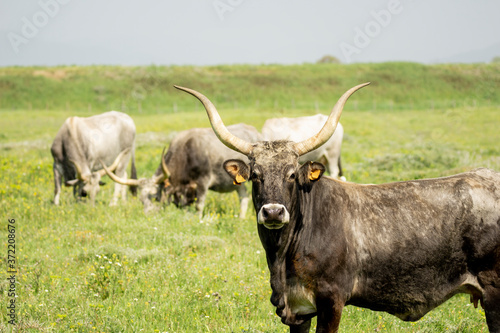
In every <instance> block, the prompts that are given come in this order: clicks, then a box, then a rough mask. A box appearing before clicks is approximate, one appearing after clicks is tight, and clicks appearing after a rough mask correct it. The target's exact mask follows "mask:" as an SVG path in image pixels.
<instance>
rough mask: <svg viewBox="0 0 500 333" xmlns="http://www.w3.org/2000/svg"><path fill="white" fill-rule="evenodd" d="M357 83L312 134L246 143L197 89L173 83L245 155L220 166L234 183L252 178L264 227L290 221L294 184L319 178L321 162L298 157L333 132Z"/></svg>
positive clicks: (228, 143) (304, 185)
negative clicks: (196, 101) (297, 138)
mask: <svg viewBox="0 0 500 333" xmlns="http://www.w3.org/2000/svg"><path fill="white" fill-rule="evenodd" d="M368 84H369V83H365V84H361V85H358V86H356V87H353V88H351V89H349V90H348V91H347V92H346V93H344V95H342V97H340V99H339V100H338V102H337V103H336V104H335V106H334V108H333V110H332V112H331V113H330V116H329V117H328V119H327V121H326V123H325V125H324V126H323V128H322V129H321V130H320V131H319V132H318V133H317V134H316V135H315V136H313V137H311V138H309V139H307V140H304V141H302V142H298V143H295V142H291V141H268V142H257V143H249V142H246V141H244V140H242V139H240V138H238V137H236V136H234V135H232V134H231V133H230V132H229V131H228V130H227V128H226V127H225V125H224V123H223V122H222V119H221V118H220V116H219V114H218V112H217V110H216V108H215V106H214V105H213V104H212V103H211V102H210V100H209V99H208V98H206V97H205V96H204V95H202V94H200V93H199V92H197V91H194V90H191V89H188V88H183V87H178V86H175V87H176V88H177V89H180V90H183V91H185V92H187V93H189V94H191V95H193V96H195V97H196V98H198V99H199V100H200V102H201V103H202V104H203V106H204V107H205V109H206V111H207V114H208V117H209V119H210V123H211V125H212V128H213V130H214V132H215V134H216V135H217V137H218V138H219V140H221V142H222V143H224V144H225V145H226V146H227V147H229V148H231V149H233V150H235V151H237V152H240V153H242V154H244V155H246V156H247V157H248V159H249V160H250V163H249V164H247V163H245V162H243V161H241V160H229V161H226V162H225V163H224V169H225V170H226V172H227V173H228V174H229V175H230V176H231V177H232V178H233V181H234V183H235V184H241V183H243V182H245V181H247V180H251V181H252V199H253V203H254V207H255V211H256V212H257V221H258V223H259V224H261V225H263V226H264V227H266V228H268V229H280V228H282V227H283V226H285V225H286V224H287V223H289V221H290V212H292V211H294V205H295V204H296V200H295V199H294V195H295V193H296V190H297V189H298V188H301V189H304V190H305V191H308V190H309V189H310V187H311V186H312V184H313V183H314V182H316V181H317V180H318V179H320V178H321V176H322V175H323V172H324V171H325V167H324V166H323V165H322V164H321V163H317V162H315V163H313V162H309V163H306V164H304V165H302V166H300V165H299V157H300V156H301V155H304V154H306V153H308V152H310V151H312V150H314V149H316V148H318V147H320V146H321V145H323V144H324V143H325V142H326V141H328V139H330V137H331V136H332V135H333V133H334V132H335V128H336V127H337V123H338V121H339V119H340V115H341V113H342V109H343V107H344V105H345V103H346V102H347V99H348V98H349V97H350V96H351V95H352V94H353V93H354V92H355V91H357V90H358V89H360V88H362V87H364V86H366V85H368Z"/></svg>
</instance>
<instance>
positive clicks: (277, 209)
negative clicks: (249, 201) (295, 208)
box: [262, 205, 285, 222]
mask: <svg viewBox="0 0 500 333" xmlns="http://www.w3.org/2000/svg"><path fill="white" fill-rule="evenodd" d="M262 215H263V216H264V219H265V220H266V221H280V222H281V221H283V217H284V216H285V207H283V206H278V205H273V206H271V207H262Z"/></svg>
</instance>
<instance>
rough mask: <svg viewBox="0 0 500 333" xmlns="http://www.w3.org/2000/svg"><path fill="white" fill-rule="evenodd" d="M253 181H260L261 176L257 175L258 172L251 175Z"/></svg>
mask: <svg viewBox="0 0 500 333" xmlns="http://www.w3.org/2000/svg"><path fill="white" fill-rule="evenodd" d="M250 177H251V179H252V181H257V180H259V175H258V174H257V172H255V171H253V172H252V174H251V176H250Z"/></svg>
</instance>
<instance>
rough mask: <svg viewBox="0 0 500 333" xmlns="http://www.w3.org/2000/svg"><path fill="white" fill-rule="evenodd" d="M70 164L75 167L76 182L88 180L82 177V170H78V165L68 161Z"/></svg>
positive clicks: (73, 161) (86, 177)
mask: <svg viewBox="0 0 500 333" xmlns="http://www.w3.org/2000/svg"><path fill="white" fill-rule="evenodd" d="M69 161H70V162H71V163H73V165H74V166H75V169H76V179H78V180H81V181H84V182H85V181H88V180H89V177H88V176H86V175H85V176H84V175H83V173H82V168H80V165H79V164H78V163H77V162H76V161H75V160H69Z"/></svg>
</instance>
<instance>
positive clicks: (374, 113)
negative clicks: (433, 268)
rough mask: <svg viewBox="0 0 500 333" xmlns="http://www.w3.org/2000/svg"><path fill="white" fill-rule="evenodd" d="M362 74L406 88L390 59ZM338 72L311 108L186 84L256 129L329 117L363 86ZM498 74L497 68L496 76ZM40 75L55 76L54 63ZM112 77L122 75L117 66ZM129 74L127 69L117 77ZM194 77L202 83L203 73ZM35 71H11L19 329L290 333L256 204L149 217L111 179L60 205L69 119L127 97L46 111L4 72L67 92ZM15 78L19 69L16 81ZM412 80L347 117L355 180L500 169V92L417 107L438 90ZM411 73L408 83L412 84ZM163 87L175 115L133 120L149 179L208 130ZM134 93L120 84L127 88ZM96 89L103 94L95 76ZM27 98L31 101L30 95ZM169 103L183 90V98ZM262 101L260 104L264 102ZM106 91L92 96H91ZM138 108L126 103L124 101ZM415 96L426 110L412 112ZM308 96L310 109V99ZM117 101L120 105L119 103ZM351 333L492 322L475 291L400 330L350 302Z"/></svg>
mask: <svg viewBox="0 0 500 333" xmlns="http://www.w3.org/2000/svg"><path fill="white" fill-rule="evenodd" d="M358 66H359V68H367V69H366V70H365V72H363V73H365V74H363V78H361V79H362V81H366V78H365V77H364V76H365V75H366V73H367V72H368V73H369V72H373V73H376V74H377V75H375V74H374V76H375V77H376V78H378V79H379V80H378V81H377V80H373V79H372V81H373V82H374V86H375V88H374V89H375V91H380V89H381V87H383V86H384V84H385V83H386V82H387V84H388V85H390V84H391V83H390V82H392V80H393V77H391V78H389V79H388V80H389V81H384V80H385V79H387V78H386V77H384V76H383V75H381V70H379V69H377V68H378V67H382V70H383V71H388V72H389V70H388V68H390V67H391V64H384V65H373V66H372V67H370V65H358ZM394 66H395V68H396V71H397V70H398V69H399V70H400V69H401V68H403V67H405V66H402V65H401V64H395V65H394ZM311 67H314V66H312V65H311ZM408 67H409V68H410V69H408V70H410V71H415V72H418V70H417V69H414V68H413V67H417V68H420V65H413V64H411V65H408ZM428 67H429V68H428ZM428 67H426V66H423V67H422V68H424V69H425V71H428V72H434V71H433V69H435V72H439V71H443V70H444V69H443V68H437V69H436V68H433V67H432V66H428ZM443 67H445V66H443ZM476 67H477V68H476ZM476 67H474V68H475V70H474V73H473V76H474V75H476V76H477V75H479V74H478V73H486V74H484V75H486V76H488V77H493V79H492V80H493V81H491V82H493V84H495V83H496V82H497V80H498V73H499V72H500V67H498V66H497V67H494V68H493V67H491V66H490V65H485V66H484V68H483V67H481V66H479V65H478V66H476ZM228 68H230V66H227V67H223V68H219V69H217V70H218V72H220V73H219V74H218V75H219V76H218V78H217V80H218V82H223V85H224V86H229V85H230V84H229V83H227V82H224V77H225V75H227V76H228V77H234V76H237V75H235V73H238V71H241V70H242V68H240V67H238V66H236V67H235V69H234V72H231V69H228ZM322 68H326V67H322ZM336 68H337V71H340V72H342V73H343V74H342V73H341V74H342V75H340V74H339V73H337V72H335V71H334V72H335V73H337V77H338V78H336V77H333V78H332V79H334V80H336V81H335V82H333V83H332V87H330V88H328V87H327V86H323V85H322V88H321V93H319V94H318V95H317V96H314V97H304V98H303V99H302V98H301V95H300V94H298V95H296V96H294V97H293V98H294V101H293V103H291V102H290V101H291V99H290V96H288V95H286V97H283V99H279V98H278V97H277V96H272V95H271V96H269V95H266V93H264V92H263V89H262V85H259V84H258V83H254V84H253V85H251V86H245V87H246V89H248V91H249V95H252V96H253V97H252V98H250V97H249V98H248V100H247V101H246V100H245V98H246V97H241V100H240V99H238V97H239V96H244V95H245V94H244V92H241V94H240V95H237V96H236V97H231V99H226V100H225V99H224V96H225V95H224V94H226V92H223V91H221V90H219V89H216V88H214V84H208V83H207V82H208V81H207V82H204V81H203V79H200V80H201V81H200V82H201V83H200V84H199V85H198V84H197V83H198V81H196V77H192V78H191V80H192V81H191V84H190V85H189V83H190V82H187V83H188V84H186V82H180V83H179V84H182V85H185V86H189V87H192V88H194V89H197V90H199V91H201V92H203V93H205V94H206V95H207V96H208V97H209V98H211V97H212V96H213V97H214V98H213V100H214V102H215V104H216V105H219V104H218V100H219V101H220V106H219V110H220V113H221V115H222V117H223V119H224V121H225V123H226V125H229V124H233V123H239V122H245V123H248V124H251V125H254V126H255V127H256V128H257V129H259V130H260V128H261V126H262V124H263V122H264V121H265V119H267V118H270V117H282V116H290V117H294V116H303V115H313V114H315V113H317V112H322V113H328V112H329V111H330V109H331V107H333V104H334V103H335V101H336V100H337V98H338V97H339V96H340V95H341V94H342V93H343V92H344V91H345V90H346V89H347V88H349V87H350V86H351V81H354V80H355V79H358V76H359V75H358V76H357V75H353V76H352V77H351V78H350V79H349V80H347V79H345V78H346V77H348V74H347V72H349V70H352V67H349V66H345V67H342V66H336ZM359 68H358V72H357V73H358V74H359V71H361V69H359ZM457 68H458V67H457ZM492 68H493V69H492ZM77 69H78V68H73V69H72V70H75V71H76V70H77ZM99 69H100V68H97V67H96V68H94V67H91V68H90V69H87V72H92V73H94V72H95V73H98V72H99ZM153 69H154V68H153ZM153 69H151V68H149V67H148V68H143V69H142V70H144V71H148V70H153ZM243 69H244V70H247V69H248V68H246V67H245V68H243ZM266 69H267V70H269V68H267V67H266V66H264V67H263V68H260V70H261V71H264V70H266ZM294 69H295V68H288V67H285V69H284V71H285V72H286V73H292V72H293V70H294ZM459 69H460V71H462V72H469V71H470V69H471V68H467V66H464V67H463V68H462V67H460V68H459ZM490 69H492V70H491V73H489V72H488V70H490ZM36 70H43V71H46V72H47V71H48V72H51V71H52V72H54V73H55V71H56V69H51V68H49V69H36ZM78 70H79V71H85V69H78ZM106 70H107V71H109V72H113V70H114V69H113V68H106ZM126 70H127V69H119V70H118V69H117V72H118V73H121V71H126ZM128 70H130V71H136V70H139V69H137V68H134V69H128ZM157 70H159V71H161V72H162V73H163V71H164V72H167V71H182V70H183V71H184V72H185V73H186V74H185V75H186V76H188V75H192V76H195V74H196V73H204V72H207V71H212V72H213V71H215V69H213V68H209V69H207V68H194V69H193V68H191V67H185V68H169V69H163V68H160V69H157ZM193 70H194V71H195V73H194V74H193V73H191V72H192V71H193ZM16 71H17V72H16ZM24 71H25V72H28V71H29V70H28V69H25V68H19V69H16V68H10V69H1V70H0V72H1V73H2V74H1V75H0V96H1V98H2V99H1V100H0V170H1V178H0V202H1V205H0V211H1V216H2V223H3V225H2V227H1V230H2V231H1V232H0V237H1V242H2V244H3V246H2V252H1V253H0V260H1V265H2V267H6V265H7V244H8V233H7V224H8V219H15V220H16V234H15V235H16V265H17V271H18V272H17V274H16V294H17V298H16V311H17V325H16V326H15V327H16V331H18V332H141V331H142V332H287V327H286V326H285V325H283V324H281V321H280V319H279V318H278V317H277V316H276V315H275V314H274V307H273V306H272V305H271V303H270V302H269V298H270V296H271V289H270V287H269V273H268V269H267V265H266V260H265V254H264V251H263V249H262V246H261V244H260V241H259V238H258V235H257V232H256V222H255V212H254V211H253V209H249V212H248V214H247V217H246V218H245V219H243V220H240V219H238V218H237V217H236V215H237V212H238V209H239V207H238V200H237V195H236V193H232V194H217V193H213V192H210V194H209V197H208V198H207V204H206V206H205V210H204V216H203V218H202V220H201V221H200V219H199V218H198V216H197V214H196V213H195V211H194V208H189V209H185V210H180V209H177V208H175V207H174V206H165V207H162V209H161V210H160V211H159V212H156V213H152V214H148V215H145V214H144V213H143V210H142V205H141V203H140V202H139V200H138V199H137V198H134V197H132V196H130V195H129V197H128V200H127V202H126V203H121V204H120V205H119V206H116V207H109V206H108V203H109V201H110V199H111V195H112V189H113V186H112V184H111V180H109V179H107V178H106V181H107V182H108V184H107V185H105V186H104V187H103V188H102V190H101V192H100V193H99V195H98V198H97V203H96V206H95V207H92V206H90V205H89V204H86V203H76V202H75V200H74V198H73V195H72V191H71V190H70V189H68V188H64V189H63V193H62V195H61V205H60V206H58V207H56V206H54V205H53V204H52V199H53V175H52V157H51V155H50V150H49V149H50V145H51V143H52V140H53V138H54V136H55V134H56V132H57V130H58V129H59V127H60V126H61V125H62V123H63V121H64V120H65V119H66V118H67V117H69V116H74V115H79V116H89V115H91V114H96V113H100V112H104V111H107V110H109V108H108V107H110V106H114V107H113V108H114V109H117V110H120V105H121V100H117V101H114V102H111V97H109V96H108V97H105V98H104V99H103V100H102V101H101V102H102V104H99V103H101V102H99V101H97V102H96V103H94V104H92V107H91V108H89V107H88V103H89V102H88V100H86V99H85V96H86V95H85V91H84V92H78V93H76V92H75V95H74V99H68V100H70V101H71V107H67V106H68V104H66V103H67V102H66V100H65V99H63V98H61V96H59V94H58V93H57V91H53V92H52V93H47V95H46V96H45V98H46V101H49V100H51V101H54V100H57V101H58V102H50V103H53V105H52V106H51V105H49V104H50V103H49V102H44V100H43V96H38V95H37V94H39V92H38V91H37V90H36V89H34V88H30V89H31V92H32V95H33V96H35V95H36V96H38V97H36V98H35V99H34V101H33V102H31V104H29V102H28V101H26V100H25V99H24V97H22V96H25V95H23V94H25V93H24V91H23V89H20V88H19V91H18V95H17V97H15V96H13V95H12V94H14V92H15V89H13V88H12V89H11V87H12V86H15V85H16V84H17V83H16V84H7V83H5V82H12V81H9V80H11V79H9V78H7V76H9V75H11V77H13V78H15V80H20V81H19V82H21V81H23V82H25V83H26V86H28V87H29V86H33V85H34V83H33V82H37V80H42V79H43V80H42V81H40V82H38V83H43V84H42V86H40V87H39V90H44V89H45V90H47V89H49V90H50V89H53V87H54V86H57V87H62V86H63V85H64V79H62V81H58V80H59V79H57V78H50V77H45V76H44V77H40V76H36V77H33V78H32V79H29V78H25V79H24V80H21V79H19V78H22V77H23V75H24V74H23V75H21V74H20V73H22V72H24ZM315 71H317V72H318V73H321V68H319V69H318V68H315ZM406 71H407V70H406V69H405V70H404V71H403V72H405V73H406ZM7 72H9V73H11V74H8V75H7V74H6V73H7ZM31 72H33V69H32V70H31ZM344 72H345V73H344ZM12 73H14V74H12ZM16 73H17V74H16ZM95 73H94V74H95ZM190 73H191V74H190ZM94 74H93V75H94ZM26 75H28V74H26ZM95 75H97V74H95ZM162 75H163V74H162ZM280 75H281V74H280ZM287 75H288V74H287ZM317 75H320V74H317ZM321 75H325V74H321ZM332 75H333V74H332ZM402 75H403V74H402ZM404 75H406V74H404ZM404 75H403V76H402V78H403V79H401V78H398V79H397V81H398V82H401V85H402V86H403V87H402V88H401V89H400V90H397V91H395V96H396V95H397V97H393V98H392V99H391V96H390V94H389V93H387V92H386V93H385V95H384V96H385V97H384V98H387V100H391V101H392V102H391V103H385V104H383V105H385V106H384V107H381V102H380V99H377V101H378V102H376V103H375V102H374V101H375V100H376V98H377V97H376V96H377V95H376V93H374V92H373V91H370V90H371V89H372V86H370V87H367V88H365V89H363V90H361V91H360V92H358V93H356V95H354V96H353V97H352V98H351V99H350V100H349V102H348V103H347V105H346V108H345V110H344V113H343V116H342V118H341V122H342V124H343V126H344V129H345V133H346V134H345V136H344V142H343V148H342V149H343V151H342V161H343V167H344V173H345V176H346V178H347V180H348V181H352V182H357V183H383V182H390V181H400V180H406V179H419V178H429V177H439V176H447V175H451V174H455V173H459V172H463V171H467V170H471V169H473V168H476V167H489V168H492V169H495V170H500V147H499V146H498V142H499V134H498V124H499V121H500V103H499V101H500V96H499V94H498V92H497V88H498V84H497V85H496V86H495V87H493V88H491V87H490V88H488V89H489V90H488V92H487V94H486V93H485V95H481V94H480V93H478V90H479V89H478V88H477V87H476V86H475V85H474V84H473V83H471V85H470V86H469V87H468V89H469V90H467V91H461V92H455V91H454V90H453V89H452V88H450V93H449V94H448V95H445V96H442V97H439V95H438V94H433V95H429V96H428V97H429V98H428V99H426V100H425V102H422V103H417V102H416V101H417V100H418V99H419V96H420V95H421V94H427V93H426V91H427V90H429V87H427V86H430V87H431V88H430V89H431V90H432V87H433V86H437V85H438V83H439V81H436V80H433V79H431V78H428V80H429V82H427V83H423V82H421V81H419V80H417V82H420V83H419V84H421V85H425V86H426V87H422V90H423V91H424V92H422V91H420V90H418V89H415V90H414V89H409V88H408V87H407V88H406V89H405V88H404V86H405V84H404V82H405V80H404V77H405V76H404ZM271 76H272V75H271ZM271 76H269V77H271ZM278 76H279V75H278ZM282 76H284V77H286V75H284V74H283V75H282ZM282 76H279V77H282ZM27 77H28V76H27ZM269 77H268V78H269ZM457 77H458V79H457V80H459V81H460V80H465V79H464V78H463V77H462V76H460V75H457ZM468 78H469V77H468V76H467V77H466V79H467V80H469V79H468ZM410 79H411V76H410V77H408V80H406V81H408V82H409V81H410ZM12 80H14V79H12ZM170 80H171V79H170V78H169V79H168V81H169V82H168V83H169V84H170ZM205 80H208V79H205ZM228 80H230V79H228ZM238 80H242V79H241V78H239V79H238ZM262 80H263V81H262V82H261V84H264V85H265V83H266V82H267V81H266V80H264V79H262ZM269 80H270V79H269ZM53 81H54V82H53ZM83 81H85V80H83ZM153 81H155V80H153ZM257 81H258V80H257ZM312 81H313V80H312V79H311V80H310V81H309V80H308V79H307V78H302V79H301V81H300V84H301V85H302V87H304V89H306V87H309V85H310V84H311V82H312ZM2 82H3V83H2ZM155 82H156V84H158V85H161V86H162V88H161V89H162V91H163V90H165V91H168V92H167V93H165V94H167V95H168V96H170V97H168V96H167V97H165V98H166V100H165V105H167V106H168V107H166V108H165V109H163V108H162V107H157V105H162V101H161V99H160V97H158V100H153V101H152V102H148V101H147V98H145V99H143V100H142V101H143V103H142V104H141V107H140V108H139V107H137V109H133V110H131V109H128V110H124V111H127V112H128V113H129V114H130V115H131V116H132V118H133V119H134V121H135V123H136V126H137V141H136V142H137V147H136V163H137V171H138V176H139V177H149V176H151V175H152V173H153V172H154V171H155V169H156V167H157V166H158V164H159V161H160V155H161V151H162V149H163V147H164V146H165V145H167V146H168V143H169V142H170V140H171V139H172V137H173V136H175V133H176V132H178V131H181V130H184V129H188V128H191V127H208V126H209V123H208V120H207V117H206V115H205V112H204V110H203V109H202V107H201V106H200V105H196V104H195V103H194V102H188V99H187V98H186V97H184V96H182V95H181V93H177V94H176V90H175V89H173V88H172V87H171V86H169V87H164V86H163V84H161V82H163V81H161V80H160V79H158V81H155ZM158 82H159V83H158ZM258 82H260V81H258ZM308 82H309V83H308ZM491 82H490V83H491ZM174 83H175V82H174ZM352 83H359V82H352ZM19 84H20V83H19ZM122 84H123V83H120V82H118V83H117V84H116V87H119V86H121V85H122ZM75 85H76V83H75ZM75 85H72V84H67V87H64V89H65V91H70V90H75V89H76V88H75ZM82 85H83V83H82ZM85 85H86V86H87V87H95V86H96V85H95V83H92V82H90V83H89V82H86V83H85ZM279 85H280V86H281V87H282V88H281V89H282V90H283V91H286V90H287V89H288V88H290V89H291V90H292V91H298V90H300V89H298V88H297V87H295V86H294V84H293V82H290V85H289V86H288V83H287V82H280V83H279ZM411 86H412V87H416V86H417V84H416V83H412V84H411ZM6 87H7V88H6ZM9 87H10V88H9ZM82 87H83V86H82ZM113 87H115V86H110V87H106V88H105V89H104V91H111V90H113V89H114V88H113ZM200 87H202V88H200ZM203 87H205V88H206V90H204V89H203ZM417 88H418V87H417ZM26 89H27V91H30V89H28V88H26ZM89 89H90V90H91V91H90V93H89V92H88V91H87V93H89V94H90V95H93V94H95V89H93V88H89ZM148 89H151V90H148V96H162V92H160V91H157V90H155V89H153V88H148ZM234 89H236V88H234ZM307 89H309V88H307ZM464 89H465V88H464ZM75 91H76V90H75ZM327 91H328V93H326V92H327ZM259 92H261V93H262V95H259ZM68 94H70V93H69V92H68ZM323 94H324V96H323ZM42 95H43V94H42ZM62 95H64V94H62ZM119 95H120V94H118V95H117V96H119ZM26 96H30V94H29V93H26ZM124 96H125V95H124ZM127 96H128V95H127ZM171 96H178V98H179V102H175V100H174V99H175V97H171ZM181 96H182V97H181ZM256 96H260V97H258V98H259V104H258V105H256V103H255V100H256ZM471 96H472V97H471ZM94 97H95V96H91V97H89V98H90V99H91V100H92V101H94ZM127 98H128V97H123V99H124V100H128V99H127ZM168 98H172V101H171V100H169V99H168ZM308 98H309V99H308ZM316 100H317V101H318V102H317V103H316ZM410 100H413V101H414V102H413V103H412V104H410V103H409V101H410ZM16 101H17V103H16ZM276 101H278V102H276ZM303 101H305V102H307V103H305V102H304V104H301V103H302V102H303ZM430 101H434V102H433V103H431V102H430ZM450 101H453V102H450ZM113 103H115V105H108V104H113ZM174 103H178V104H177V109H176V107H173V105H174ZM134 105H136V104H134ZM8 276H9V275H8V274H7V273H6V270H2V273H0V304H1V309H2V310H0V314H1V315H0V331H5V332H11V331H14V327H13V326H12V325H10V324H9V323H8V320H9V318H8V316H7V310H6V306H7V302H8V301H9V300H10V298H9V297H8V289H9V283H8V281H7V277H8ZM314 326H315V324H314V323H313V327H314ZM341 330H342V332H374V331H375V332H444V331H446V332H487V327H486V324H485V319H484V311H483V310H482V308H481V307H479V308H477V309H475V308H474V306H473V305H472V304H471V303H470V302H469V297H468V296H466V295H458V296H455V297H453V298H452V299H451V300H450V301H448V302H447V303H445V304H443V305H442V306H440V307H438V308H437V309H435V310H434V311H432V312H431V313H429V314H428V315H426V316H425V317H424V318H423V319H421V320H420V321H418V322H415V323H407V322H403V321H401V320H399V319H397V318H396V317H393V316H390V315H388V314H385V313H379V312H373V311H370V310H366V309H361V308H356V307H347V308H346V309H345V311H344V315H343V318H342V322H341Z"/></svg>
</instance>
